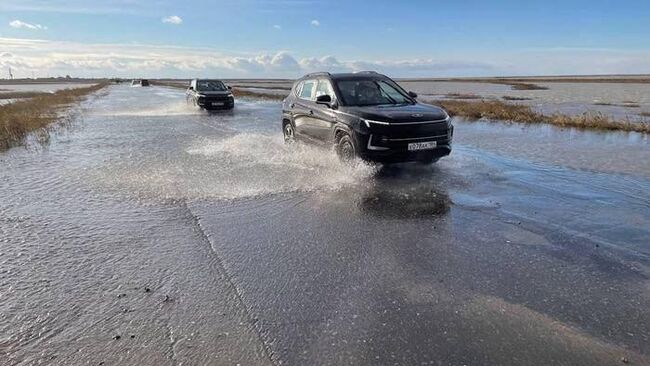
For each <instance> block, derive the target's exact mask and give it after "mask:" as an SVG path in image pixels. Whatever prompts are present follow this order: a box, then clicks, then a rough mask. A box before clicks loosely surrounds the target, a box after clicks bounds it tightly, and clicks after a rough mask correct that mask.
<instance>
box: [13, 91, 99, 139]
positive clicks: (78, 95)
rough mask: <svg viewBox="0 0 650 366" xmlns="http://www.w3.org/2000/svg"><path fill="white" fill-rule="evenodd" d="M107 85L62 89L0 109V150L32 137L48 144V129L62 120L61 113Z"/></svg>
mask: <svg viewBox="0 0 650 366" xmlns="http://www.w3.org/2000/svg"><path fill="white" fill-rule="evenodd" d="M106 85H107V84H106V83H99V84H96V85H92V86H89V87H83V88H75V89H63V90H59V91H57V92H54V93H45V94H43V95H38V96H35V97H32V98H29V99H25V100H19V101H16V102H14V103H10V104H7V105H3V106H0V150H6V149H8V148H10V147H12V146H17V145H20V144H22V143H24V141H25V139H26V137H27V136H28V135H29V134H30V133H33V134H34V135H35V136H36V138H37V140H39V141H43V140H47V139H48V137H49V131H48V127H49V126H50V125H51V124H52V123H54V122H57V121H61V120H62V113H61V111H62V110H63V109H64V108H66V107H69V106H71V105H73V104H74V103H77V102H79V101H81V100H82V99H83V98H84V97H86V96H87V95H89V94H91V93H94V92H96V91H98V90H100V89H102V88H103V87H104V86H106Z"/></svg>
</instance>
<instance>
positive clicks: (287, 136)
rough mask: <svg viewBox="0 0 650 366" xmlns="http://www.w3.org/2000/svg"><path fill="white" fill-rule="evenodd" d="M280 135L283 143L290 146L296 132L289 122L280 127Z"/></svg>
mask: <svg viewBox="0 0 650 366" xmlns="http://www.w3.org/2000/svg"><path fill="white" fill-rule="evenodd" d="M282 134H283V135H284V143H285V144H290V143H293V142H294V141H295V140H296V130H295V129H294V128H293V125H292V124H291V122H285V123H284V125H283V126H282Z"/></svg>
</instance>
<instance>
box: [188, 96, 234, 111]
mask: <svg viewBox="0 0 650 366" xmlns="http://www.w3.org/2000/svg"><path fill="white" fill-rule="evenodd" d="M196 104H198V106H199V107H201V108H204V109H231V108H233V107H234V106H235V99H234V98H232V97H229V98H199V99H198V100H197V101H196Z"/></svg>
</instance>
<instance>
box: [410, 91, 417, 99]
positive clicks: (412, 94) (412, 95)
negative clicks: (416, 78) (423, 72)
mask: <svg viewBox="0 0 650 366" xmlns="http://www.w3.org/2000/svg"><path fill="white" fill-rule="evenodd" d="M409 97H411V98H413V99H415V98H417V97H418V95H417V94H416V93H413V92H412V91H410V92H409Z"/></svg>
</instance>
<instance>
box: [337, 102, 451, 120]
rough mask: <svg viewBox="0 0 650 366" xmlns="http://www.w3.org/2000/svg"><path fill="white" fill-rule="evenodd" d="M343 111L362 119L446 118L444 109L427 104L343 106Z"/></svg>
mask: <svg viewBox="0 0 650 366" xmlns="http://www.w3.org/2000/svg"><path fill="white" fill-rule="evenodd" d="M344 112H346V113H350V114H354V115H357V116H359V117H361V118H363V119H369V120H373V121H380V122H391V123H400V122H421V121H439V120H443V119H445V118H447V112H445V110H444V109H442V108H440V107H436V106H432V105H428V104H420V103H418V104H403V105H390V106H368V107H345V110H344Z"/></svg>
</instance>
